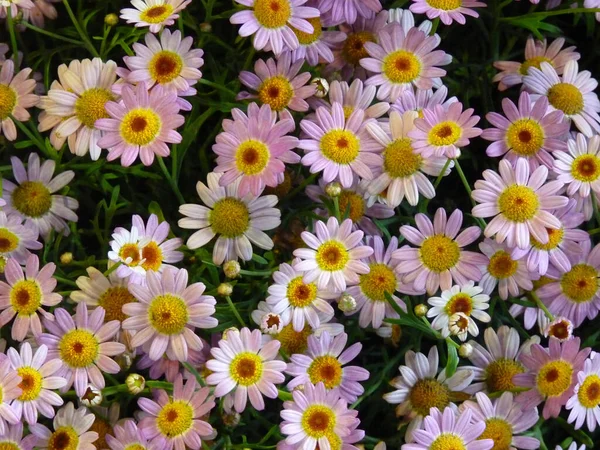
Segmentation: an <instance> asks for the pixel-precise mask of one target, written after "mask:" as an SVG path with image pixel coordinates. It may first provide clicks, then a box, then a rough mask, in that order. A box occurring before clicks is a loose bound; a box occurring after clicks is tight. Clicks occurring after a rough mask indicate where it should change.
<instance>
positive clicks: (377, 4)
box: [319, 0, 381, 25]
mask: <svg viewBox="0 0 600 450" xmlns="http://www.w3.org/2000/svg"><path fill="white" fill-rule="evenodd" d="M319 11H321V14H322V15H327V18H328V19H329V20H328V23H329V22H330V23H329V24H330V25H339V24H341V23H347V24H350V25H352V24H353V23H354V22H356V18H357V17H358V16H361V17H364V18H365V19H369V18H371V17H373V16H374V15H375V13H378V12H379V11H381V1H380V0H320V1H319Z"/></svg>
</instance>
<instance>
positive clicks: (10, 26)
mask: <svg viewBox="0 0 600 450" xmlns="http://www.w3.org/2000/svg"><path fill="white" fill-rule="evenodd" d="M6 23H7V24H8V33H9V34H10V46H11V47H12V51H13V54H12V57H13V60H14V62H15V72H18V70H17V68H18V66H19V48H18V47H17V35H16V34H15V25H14V22H13V18H12V12H11V7H10V6H9V7H8V8H6Z"/></svg>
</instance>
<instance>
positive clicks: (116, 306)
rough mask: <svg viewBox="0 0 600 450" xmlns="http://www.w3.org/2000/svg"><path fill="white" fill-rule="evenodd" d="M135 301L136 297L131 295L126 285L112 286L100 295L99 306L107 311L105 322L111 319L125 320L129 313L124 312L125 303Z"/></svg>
mask: <svg viewBox="0 0 600 450" xmlns="http://www.w3.org/2000/svg"><path fill="white" fill-rule="evenodd" d="M135 301H136V300H135V297H134V296H133V295H131V292H129V289H127V288H126V287H125V286H112V287H109V288H108V289H107V290H106V291H104V293H103V294H102V295H101V296H100V298H99V299H98V306H101V307H102V308H104V311H106V314H105V316H104V321H105V322H110V321H111V320H118V321H119V322H123V321H124V320H125V319H126V318H127V315H126V314H125V313H123V305H125V304H127V303H131V302H135Z"/></svg>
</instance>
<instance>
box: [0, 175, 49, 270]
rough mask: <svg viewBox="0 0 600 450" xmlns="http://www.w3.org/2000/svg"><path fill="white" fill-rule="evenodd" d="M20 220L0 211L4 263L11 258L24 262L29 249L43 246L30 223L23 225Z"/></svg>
mask: <svg viewBox="0 0 600 450" xmlns="http://www.w3.org/2000/svg"><path fill="white" fill-rule="evenodd" d="M3 181H4V180H3ZM22 222H23V220H22V218H21V217H20V216H19V215H17V214H12V215H10V216H9V217H7V216H6V213H5V212H4V211H0V259H2V260H3V261H4V262H5V263H6V261H7V260H8V259H11V258H12V259H15V260H16V261H17V262H18V263H19V264H25V262H26V261H27V258H28V257H29V255H31V252H30V251H29V250H40V249H41V248H42V247H43V246H42V243H41V242H39V241H38V240H37V238H38V233H37V230H36V229H34V228H32V227H31V224H28V225H23V223H22Z"/></svg>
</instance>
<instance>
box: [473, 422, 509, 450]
mask: <svg viewBox="0 0 600 450" xmlns="http://www.w3.org/2000/svg"><path fill="white" fill-rule="evenodd" d="M512 437H513V429H512V425H511V424H510V423H508V422H507V421H506V420H504V419H500V418H498V417H492V418H491V419H487V420H486V421H485V430H484V431H483V433H481V436H479V438H477V440H479V441H480V440H482V439H492V440H493V441H494V446H493V447H492V448H491V450H509V449H510V447H511V443H512Z"/></svg>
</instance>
